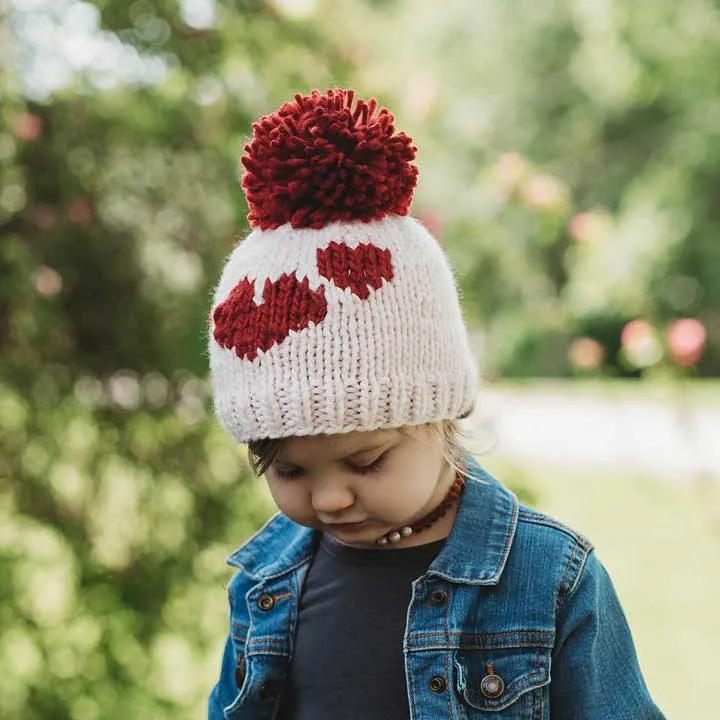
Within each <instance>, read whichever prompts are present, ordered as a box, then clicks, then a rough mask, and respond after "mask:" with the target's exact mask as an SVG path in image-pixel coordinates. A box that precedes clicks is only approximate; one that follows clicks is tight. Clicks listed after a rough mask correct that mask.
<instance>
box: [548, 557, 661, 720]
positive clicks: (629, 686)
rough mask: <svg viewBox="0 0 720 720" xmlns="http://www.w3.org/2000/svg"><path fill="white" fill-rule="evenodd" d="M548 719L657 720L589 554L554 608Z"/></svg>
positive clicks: (618, 611)
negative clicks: (572, 583)
mask: <svg viewBox="0 0 720 720" xmlns="http://www.w3.org/2000/svg"><path fill="white" fill-rule="evenodd" d="M550 715H551V717H552V718H553V720H577V719H578V718H583V720H663V718H664V716H663V714H662V713H661V712H660V710H659V709H658V708H657V706H656V705H655V703H654V702H653V701H652V699H651V697H650V693H649V692H648V689H647V687H646V685H645V681H644V680H643V677H642V674H641V672H640V667H639V665H638V660H637V655H636V652H635V646H634V644H633V640H632V635H631V634H630V628H629V627H628V624H627V620H626V619H625V614H624V613H623V610H622V607H621V606H620V601H619V600H618V597H617V594H616V592H615V588H614V587H613V584H612V581H611V580H610V577H609V575H608V574H607V571H606V570H605V568H604V567H603V566H602V564H601V563H600V561H599V560H598V559H597V557H596V556H595V553H594V552H591V553H590V554H589V555H588V557H587V560H586V562H585V565H584V567H583V569H582V571H581V572H580V575H579V577H578V579H577V582H576V583H575V585H574V587H572V588H571V590H570V592H569V594H568V595H567V596H566V598H565V600H564V602H563V604H562V605H561V606H560V609H559V610H558V619H557V632H556V643H555V649H554V651H553V661H552V682H551V684H550Z"/></svg>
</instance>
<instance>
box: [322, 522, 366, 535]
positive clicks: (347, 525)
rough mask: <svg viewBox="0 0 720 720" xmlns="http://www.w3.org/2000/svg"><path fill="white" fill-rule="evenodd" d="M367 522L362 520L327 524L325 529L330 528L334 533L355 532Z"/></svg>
mask: <svg viewBox="0 0 720 720" xmlns="http://www.w3.org/2000/svg"><path fill="white" fill-rule="evenodd" d="M366 522H367V521H366V520H360V521H358V522H343V523H325V527H327V528H330V529H331V530H332V532H339V531H346V530H354V529H356V528H359V527H361V526H362V525H364V524H365V523H366Z"/></svg>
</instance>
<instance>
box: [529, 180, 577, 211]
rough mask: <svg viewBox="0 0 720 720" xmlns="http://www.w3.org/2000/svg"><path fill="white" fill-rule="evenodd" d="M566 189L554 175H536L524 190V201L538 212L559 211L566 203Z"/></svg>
mask: <svg viewBox="0 0 720 720" xmlns="http://www.w3.org/2000/svg"><path fill="white" fill-rule="evenodd" d="M565 195H566V193H565V188H564V187H563V185H562V183H561V182H560V181H559V180H558V179H557V178H555V177H553V176H552V175H543V174H540V175H534V176H533V177H531V178H530V179H529V180H528V181H527V182H526V183H525V184H524V185H523V188H522V199H523V201H524V202H525V204H526V205H527V206H528V207H531V208H534V209H536V210H559V209H560V208H561V207H562V205H563V203H564V201H565Z"/></svg>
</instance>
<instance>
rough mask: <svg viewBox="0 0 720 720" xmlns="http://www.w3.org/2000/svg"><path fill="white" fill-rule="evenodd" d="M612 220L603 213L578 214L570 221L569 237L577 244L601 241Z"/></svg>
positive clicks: (594, 211) (595, 211)
mask: <svg viewBox="0 0 720 720" xmlns="http://www.w3.org/2000/svg"><path fill="white" fill-rule="evenodd" d="M611 225H612V220H611V218H610V216H609V215H608V214H607V213H606V212H603V211H597V210H593V211H591V212H584V213H578V214H577V215H575V216H574V217H573V219H572V220H571V221H570V227H569V228H568V230H569V232H570V237H572V239H573V240H575V241H576V242H579V243H594V242H598V241H599V240H602V238H603V237H604V236H605V235H606V233H607V232H608V231H609V230H610V227H611Z"/></svg>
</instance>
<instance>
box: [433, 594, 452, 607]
mask: <svg viewBox="0 0 720 720" xmlns="http://www.w3.org/2000/svg"><path fill="white" fill-rule="evenodd" d="M447 601H448V594H447V593H446V592H445V591H444V590H433V591H432V592H431V593H430V602H431V603H432V604H433V605H435V607H441V606H442V605H444V604H445V603H446V602H447Z"/></svg>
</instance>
